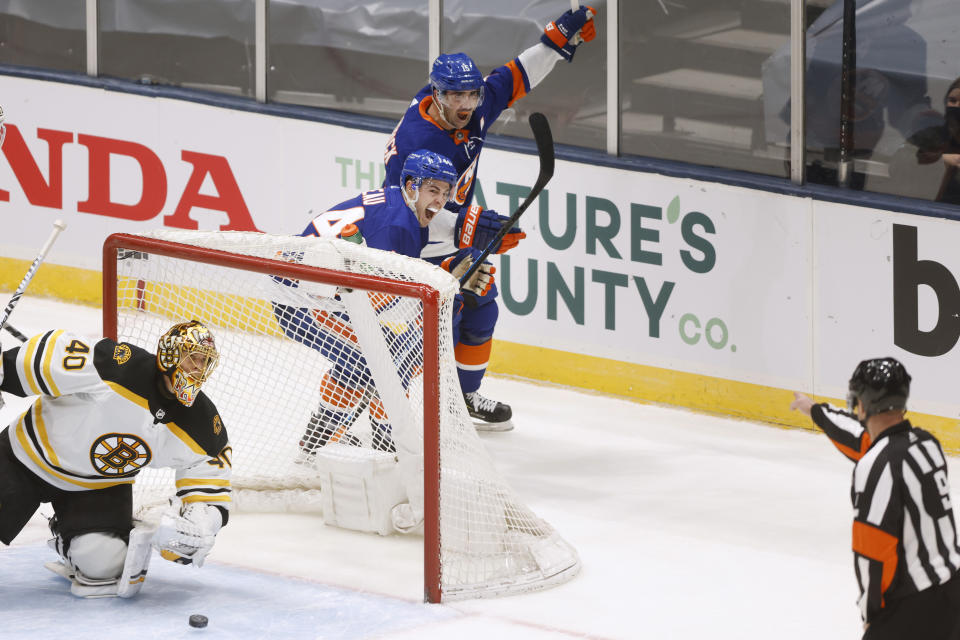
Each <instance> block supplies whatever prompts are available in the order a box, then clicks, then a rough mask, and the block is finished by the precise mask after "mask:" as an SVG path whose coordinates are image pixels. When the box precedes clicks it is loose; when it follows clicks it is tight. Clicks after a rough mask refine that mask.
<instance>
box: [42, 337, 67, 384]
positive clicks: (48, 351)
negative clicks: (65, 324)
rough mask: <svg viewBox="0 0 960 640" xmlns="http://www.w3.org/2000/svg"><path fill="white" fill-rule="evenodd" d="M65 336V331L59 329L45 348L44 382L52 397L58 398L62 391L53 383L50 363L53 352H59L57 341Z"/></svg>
mask: <svg viewBox="0 0 960 640" xmlns="http://www.w3.org/2000/svg"><path fill="white" fill-rule="evenodd" d="M61 335H63V329H58V330H57V331H54V332H53V335H52V336H50V339H49V340H47V346H46V348H44V352H45V353H44V355H43V369H42V370H41V371H42V372H43V374H42V375H43V381H44V382H46V383H47V388H48V389H49V390H50V395H52V396H54V397H56V396H59V395H60V389H58V388H57V385H56V383H55V382H54V381H53V376H52V375H51V374H50V361H51V360H52V359H53V352H54V351H56V350H57V340H59V339H60V336H61Z"/></svg>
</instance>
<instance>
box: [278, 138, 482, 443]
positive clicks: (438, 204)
mask: <svg viewBox="0 0 960 640" xmlns="http://www.w3.org/2000/svg"><path fill="white" fill-rule="evenodd" d="M402 174H403V187H402V188H401V187H384V188H382V189H377V190H374V191H367V192H365V193H362V194H360V195H358V196H356V197H355V198H351V199H350V200H347V201H345V202H341V203H340V204H338V205H335V206H334V207H332V208H330V209H329V210H327V211H325V212H323V213H321V214H320V215H318V216H316V217H315V218H314V219H313V220H311V221H310V224H308V225H307V228H306V229H304V231H303V232H302V233H301V234H300V235H302V236H328V237H333V236H340V237H343V238H346V239H350V240H354V241H357V242H361V238H362V242H363V243H364V244H366V245H367V246H368V247H372V248H375V249H382V250H385V251H393V252H396V253H400V254H403V255H406V256H410V257H413V258H419V257H420V252H421V250H422V249H423V247H424V246H425V245H426V243H427V238H428V232H427V227H428V225H429V224H430V223H431V221H432V220H433V219H434V217H435V216H436V214H437V213H438V212H439V211H441V210H442V209H443V206H444V204H446V202H447V201H448V200H449V198H450V193H451V190H452V188H453V184H454V182H455V181H456V178H457V174H456V171H455V170H454V168H453V164H452V163H451V162H450V160H448V159H447V158H445V157H443V156H441V155H439V154H436V153H433V152H432V151H427V150H421V151H417V152H414V153H411V154H410V155H409V156H408V158H407V160H406V162H405V163H404V166H403V171H402ZM477 253H479V252H477ZM471 264H472V255H464V256H461V259H460V260H455V261H450V263H448V264H447V265H445V267H447V268H448V270H451V272H452V273H453V274H454V275H458V274H462V273H465V272H466V270H467V268H469V266H470V265H471ZM493 271H494V270H493V267H492V266H491V265H489V264H484V265H483V266H482V267H481V269H479V270H478V271H477V272H476V273H477V276H476V277H475V278H471V279H470V282H469V283H467V285H466V286H467V287H468V288H470V289H471V290H472V291H474V292H475V293H476V294H478V295H481V296H482V295H483V294H484V293H485V292H486V291H487V290H489V289H490V286H491V284H492V279H493ZM285 284H288V285H291V286H294V285H293V283H291V282H289V281H287V282H285ZM458 297H459V296H458ZM394 303H396V299H395V298H393V297H391V296H381V299H379V300H377V301H376V304H377V306H378V309H377V310H378V312H379V313H384V312H387V311H389V308H390V306H391V305H392V304H394ZM461 306H462V301H455V304H454V307H455V309H458V308H459V307H461ZM274 308H275V313H276V315H277V318H278V320H279V322H280V325H281V326H282V327H283V329H284V331H285V332H286V333H287V335H288V336H290V337H291V338H293V339H294V340H297V341H298V342H302V343H304V344H307V345H309V346H310V347H312V348H314V349H317V350H318V351H320V352H321V353H322V354H323V355H324V356H325V357H326V358H327V359H328V360H329V361H330V362H331V364H332V365H333V366H332V367H331V368H330V369H329V370H328V371H327V372H326V373H325V374H324V377H323V379H322V380H321V381H320V396H321V397H320V402H319V405H318V407H317V409H316V411H314V412H313V414H312V415H311V418H310V422H309V424H308V425H307V429H306V432H305V433H304V436H303V438H302V439H301V442H300V447H301V450H302V451H304V452H306V453H311V452H312V451H314V450H315V449H316V448H317V447H319V446H323V445H325V444H326V443H327V442H341V443H345V444H353V445H356V444H359V443H360V440H359V439H358V438H357V437H356V436H355V435H353V434H351V433H349V431H348V429H349V427H350V426H351V425H352V424H353V422H354V421H355V420H356V418H357V416H358V415H359V414H360V413H362V412H363V411H364V409H365V408H367V407H369V415H370V424H371V430H372V443H371V444H372V446H373V447H374V448H376V449H381V450H385V451H392V450H394V444H393V440H392V437H391V428H390V423H389V418H388V416H387V414H386V411H385V410H384V407H383V405H382V403H381V402H380V399H379V397H378V395H377V393H376V390H375V389H374V386H373V379H372V376H371V373H370V370H369V368H368V366H367V363H366V360H365V359H364V357H363V354H362V353H361V352H360V350H359V348H358V344H357V340H356V336H355V334H354V332H353V329H352V327H351V324H350V318H349V317H348V316H347V315H346V313H344V312H343V311H342V310H329V311H328V310H323V309H320V308H317V309H306V308H295V307H290V306H286V305H281V304H275V305H274ZM388 324H390V325H391V326H389V327H388V326H385V327H384V329H383V331H384V333H385V336H384V337H385V338H386V340H387V343H388V345H389V347H388V348H389V350H390V355H391V357H392V358H393V359H394V364H395V365H396V367H397V370H398V372H399V373H400V377H401V381H402V383H403V385H404V387H406V386H407V385H408V384H409V382H410V379H411V378H412V377H413V375H414V373H415V371H416V370H417V369H418V367H419V366H420V363H419V362H417V358H416V356H415V352H414V351H413V347H415V346H416V345H417V344H419V334H418V333H417V332H419V331H420V328H419V327H403V328H397V327H396V326H394V325H392V324H391V323H385V325H388ZM458 325H459V318H458V317H456V316H455V318H454V336H455V339H456V335H457V329H458ZM386 334H389V335H386Z"/></svg>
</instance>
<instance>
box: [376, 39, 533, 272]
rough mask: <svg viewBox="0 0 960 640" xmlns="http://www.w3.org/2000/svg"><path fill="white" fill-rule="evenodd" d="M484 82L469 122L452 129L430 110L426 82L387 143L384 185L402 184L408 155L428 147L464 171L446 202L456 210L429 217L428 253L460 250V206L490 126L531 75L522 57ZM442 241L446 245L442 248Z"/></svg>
mask: <svg viewBox="0 0 960 640" xmlns="http://www.w3.org/2000/svg"><path fill="white" fill-rule="evenodd" d="M483 84H484V94H483V102H481V103H480V105H479V106H478V107H477V109H476V110H475V111H474V112H473V116H472V117H471V118H470V121H469V122H468V123H467V126H466V127H465V128H463V129H456V130H454V131H448V130H447V129H446V128H445V127H444V125H442V124H441V123H440V122H438V121H437V120H434V119H433V118H432V117H431V116H430V115H429V114H428V113H427V110H428V109H429V107H430V105H431V104H432V103H433V96H432V92H431V89H430V86H429V85H427V86H426V87H424V88H423V89H421V90H420V92H419V93H417V95H416V96H415V97H414V99H413V103H412V104H411V105H410V107H409V108H408V109H407V111H406V113H405V114H404V115H403V118H401V119H400V122H399V123H398V124H397V126H396V128H395V129H394V130H393V134H392V135H391V136H390V140H389V142H388V143H387V150H386V153H385V154H384V158H383V161H384V164H385V165H386V169H387V174H386V179H385V180H384V184H385V185H400V171H401V169H402V168H403V163H404V161H406V159H407V156H408V155H410V154H411V153H413V152H414V151H417V150H418V149H429V150H430V151H434V152H436V153H439V154H440V155H442V156H446V157H447V158H449V159H450V161H451V162H453V166H454V167H456V170H457V175H458V176H459V179H458V180H457V184H456V185H455V186H454V189H453V195H452V198H451V200H452V201H451V203H450V204H448V205H447V208H448V209H449V210H450V211H452V212H453V213H452V214H447V213H446V212H443V211H441V212H440V213H438V214H437V216H436V217H435V218H434V220H433V221H432V222H431V223H430V246H429V247H428V248H427V250H426V251H425V252H424V257H434V256H439V255H448V254H450V253H455V252H456V247H455V246H454V245H453V226H454V223H455V222H456V212H459V211H460V208H461V207H462V206H464V205H469V204H470V203H471V202H472V201H473V190H474V186H475V183H474V179H475V177H476V173H477V167H478V164H479V162H480V152H481V151H482V150H483V143H484V139H485V138H486V135H487V131H488V130H489V129H490V127H491V126H492V125H493V123H494V122H495V121H496V120H497V118H498V117H499V116H500V114H501V113H502V112H503V111H504V110H505V109H507V108H508V107H510V106H511V105H512V104H513V103H514V102H516V101H517V100H519V99H520V98H522V97H523V96H525V95H527V93H528V92H529V91H530V81H529V80H528V78H527V73H526V71H525V70H524V68H523V65H522V64H520V60H519V59H518V58H514V59H513V60H511V61H510V62H508V63H507V64H505V65H503V66H501V67H497V68H496V69H494V70H493V72H492V73H491V74H490V75H489V76H487V77H486V78H485V79H484V81H483ZM438 243H440V244H442V245H443V246H442V249H441V247H440V244H438ZM435 244H436V245H438V246H434V245H435Z"/></svg>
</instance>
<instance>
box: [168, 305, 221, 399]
mask: <svg viewBox="0 0 960 640" xmlns="http://www.w3.org/2000/svg"><path fill="white" fill-rule="evenodd" d="M219 361H220V355H219V354H218V353H217V346H216V344H215V343H214V341H213V334H212V333H210V330H209V329H207V327H206V326H204V324H203V323H202V322H200V321H198V320H191V321H190V322H181V323H180V324H176V325H173V326H172V327H170V329H169V330H168V331H167V332H166V333H165V334H163V335H162V336H160V340H159V341H158V343H157V369H159V370H160V372H161V373H162V374H163V375H164V376H167V378H168V379H169V381H170V385H171V387H172V389H173V395H174V396H176V398H177V400H179V401H180V403H181V404H183V405H185V406H188V407H189V406H191V405H192V404H193V401H194V400H196V399H197V394H199V393H200V387H201V386H202V385H203V383H204V382H206V381H207V379H208V378H209V377H210V374H212V373H213V370H214V369H216V368H217V363H218V362H219Z"/></svg>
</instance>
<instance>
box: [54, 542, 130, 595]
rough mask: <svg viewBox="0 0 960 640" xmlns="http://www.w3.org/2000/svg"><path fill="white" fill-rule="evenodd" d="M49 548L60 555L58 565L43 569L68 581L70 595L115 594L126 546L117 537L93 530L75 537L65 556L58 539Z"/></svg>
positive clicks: (62, 545) (125, 554) (62, 546)
mask: <svg viewBox="0 0 960 640" xmlns="http://www.w3.org/2000/svg"><path fill="white" fill-rule="evenodd" d="M51 543H52V544H51V546H52V547H53V548H54V549H56V551H57V552H58V553H60V554H61V558H62V560H61V561H60V562H48V563H46V564H45V565H44V566H46V567H47V568H48V569H50V570H51V571H53V572H54V573H56V574H58V575H60V576H63V577H64V578H66V579H68V580H70V582H71V584H70V592H71V593H72V594H73V595H75V596H78V597H81V598H105V597H112V596H116V595H117V590H118V582H119V577H120V576H121V574H122V571H123V566H124V560H125V558H126V556H127V543H125V542H124V541H123V539H122V538H120V537H119V536H117V535H114V534H112V533H105V532H101V531H94V532H90V533H82V534H80V535H77V536H74V537H73V538H72V539H71V540H70V544H69V548H68V550H67V553H66V555H63V548H64V544H63V541H62V539H61V538H60V537H59V536H57V537H55V538H54V539H53V540H51Z"/></svg>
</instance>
